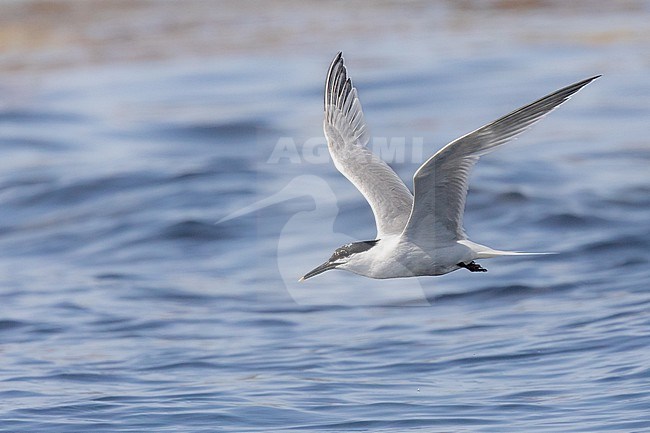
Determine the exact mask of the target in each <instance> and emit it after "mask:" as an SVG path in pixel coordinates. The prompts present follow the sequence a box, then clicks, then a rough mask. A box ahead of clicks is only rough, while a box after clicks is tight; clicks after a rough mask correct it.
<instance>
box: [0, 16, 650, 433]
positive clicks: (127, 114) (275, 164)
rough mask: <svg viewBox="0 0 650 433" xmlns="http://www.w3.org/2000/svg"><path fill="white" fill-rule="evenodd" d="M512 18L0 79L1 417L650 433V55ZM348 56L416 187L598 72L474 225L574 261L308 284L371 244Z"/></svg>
mask: <svg viewBox="0 0 650 433" xmlns="http://www.w3.org/2000/svg"><path fill="white" fill-rule="evenodd" d="M436 11H437V10H436ZM644 11H645V12H644V13H645V14H646V16H647V11H648V9H647V7H646V9H644ZM380 12H381V10H380ZM425 13H426V11H425ZM378 14H379V15H378V16H375V17H371V18H372V19H374V20H377V21H378V22H381V23H385V22H386V21H389V20H390V17H386V16H384V15H381V13H378ZM545 16H546V18H543V17H542V18H534V17H533V18H534V19H533V18H530V19H531V22H530V24H531V25H533V26H534V25H539V26H544V25H547V24H548V25H551V23H552V22H553V20H552V14H547V15H545ZM613 17H614V18H612V20H613V21H612V22H617V21H616V17H618V18H619V19H622V18H627V17H629V15H627V14H624V15H623V16H622V18H621V16H619V15H615V14H614V15H613ZM597 18H598V19H597V20H596V22H598V23H601V22H606V21H607V20H608V19H609V18H607V17H605V16H602V17H601V16H598V17H597ZM493 19H494V20H495V21H494V22H496V23H501V24H502V25H503V24H504V22H505V23H506V24H508V25H511V26H512V30H511V33H509V34H508V35H509V38H508V39H507V42H506V41H505V40H504V41H503V43H504V44H505V45H504V47H505V48H503V49H486V47H487V45H489V43H490V42H494V40H495V39H490V38H491V37H490V36H489V35H485V36H484V39H481V38H480V35H479V33H480V32H478V31H477V30H473V29H470V28H467V29H466V31H461V32H460V34H465V35H466V38H460V39H459V33H454V34H453V35H449V34H438V33H435V32H433V30H432V32H433V33H432V34H429V35H428V36H429V37H434V36H435V39H434V40H433V41H431V40H426V38H425V37H424V36H427V35H424V36H418V35H412V34H409V35H407V36H404V38H406V40H407V41H408V42H409V44H410V45H408V48H407V47H406V46H405V47H404V49H403V50H396V49H395V48H396V47H397V45H399V44H398V41H399V37H397V36H396V37H395V38H384V39H381V38H380V39H379V40H378V41H375V42H376V43H374V44H373V43H372V41H373V40H372V39H360V40H358V41H357V42H350V43H349V44H347V45H346V44H342V45H343V46H331V47H330V46H329V45H330V44H327V43H326V42H323V44H322V45H321V46H320V48H319V49H317V50H315V52H312V53H307V52H305V51H301V52H299V53H296V54H294V55H291V54H286V52H285V51H283V50H282V49H280V48H275V49H273V48H271V49H269V51H268V52H244V53H235V54H233V53H229V54H219V55H215V56H213V57H211V58H202V59H200V60H197V59H195V60H187V59H176V58H171V59H165V60H158V61H145V60H139V61H131V62H126V63H121V64H109V65H95V66H88V65H86V66H83V67H76V68H64V69H57V68H54V69H52V70H47V71H41V72H38V73H35V72H34V71H31V72H30V73H28V74H23V73H21V72H8V73H6V74H4V76H5V77H6V79H5V80H4V81H3V83H0V93H2V94H4V95H5V96H4V97H3V98H2V99H3V100H2V103H1V104H0V148H1V149H2V158H1V159H0V305H2V307H1V309H0V355H1V358H2V363H1V364H0V365H1V366H2V367H1V368H0V401H1V402H2V403H0V431H7V432H44V431H47V432H88V431H94V432H127V431H129V432H135V431H157V432H171V431H174V432H176V431H187V432H216V431H228V432H255V431H259V432H262V431H278V432H279V431H291V432H297V431H320V432H348V431H373V432H375V431H376V432H403V431H427V432H434V431H435V432H522V431H526V432H529V431H545V432H595V431H607V432H642V431H650V290H649V287H648V282H649V281H650V270H649V268H650V255H649V253H648V251H650V172H649V171H648V166H649V164H650V141H649V139H648V132H650V131H649V130H648V125H649V123H648V119H650V104H649V103H648V101H649V100H650V84H649V82H648V79H647V76H648V75H647V71H648V66H649V63H648V57H647V51H645V54H644V52H643V51H642V50H640V46H643V42H639V41H637V40H635V39H632V40H631V41H630V40H627V39H625V40H623V41H615V42H613V43H602V44H600V43H593V44H590V43H584V44H579V43H574V42H571V43H569V42H566V43H560V42H559V41H558V40H557V39H552V38H550V37H549V39H548V40H544V41H543V42H540V41H538V40H533V41H531V40H530V39H527V37H526V36H527V33H526V29H525V26H524V27H521V26H518V25H516V18H515V17H511V18H510V20H511V21H508V18H507V17H506V18H497V17H493ZM545 19H546V20H547V21H544V20H545ZM577 19H578V18H577V17H575V16H568V17H565V18H564V23H565V24H573V23H576V22H577V21H576V20H577ZM504 20H505V21H504ZM539 20H541V24H540V21H539ZM600 20H603V21H600ZM560 21H562V20H560ZM459 25H460V26H461V27H462V24H459ZM554 25H556V26H557V28H562V27H563V26H562V23H555V24H554ZM583 30H584V28H583ZM347 32H348V33H349V34H350V38H351V39H353V36H354V35H355V33H354V32H353V31H351V30H347ZM587 33H588V32H587ZM577 35H580V33H579V32H578V33H577ZM625 35H627V34H624V36H625ZM510 36H511V37H512V38H510ZM564 36H566V34H565V35H564ZM628 36H629V35H628ZM610 37H612V36H611V35H610ZM513 38H515V39H513ZM513 40H514V42H513ZM567 40H568V39H567ZM482 41H484V42H482ZM429 44H433V45H429ZM447 44H454V46H453V49H452V47H447V48H446V49H445V46H446V45H447ZM431 46H433V47H434V48H436V49H440V53H439V55H437V56H433V55H431V52H430V51H432V50H433V48H431ZM338 49H344V50H345V53H344V54H345V55H346V59H347V63H348V67H349V68H350V74H351V76H352V78H353V80H354V81H355V84H356V85H357V87H358V88H359V93H360V97H361V100H362V103H363V105H364V108H365V113H366V119H367V121H368V122H369V124H370V128H371V131H372V137H373V141H372V142H371V144H372V145H374V146H375V150H377V151H378V152H379V153H381V154H382V156H383V157H385V158H386V159H387V160H389V161H390V162H391V165H392V166H393V167H394V168H395V170H396V171H397V172H398V173H399V174H400V176H401V177H402V178H403V179H404V180H405V182H406V183H407V185H409V186H410V176H411V175H412V173H413V172H414V170H415V169H416V168H417V167H418V166H419V164H420V163H422V162H423V161H424V160H425V159H426V158H427V157H428V156H429V155H431V154H433V153H434V152H435V151H436V150H437V149H439V148H440V147H441V146H442V145H444V144H445V143H446V142H448V141H450V140H451V139H453V138H455V137H457V136H459V135H462V134H464V133H466V132H468V131H470V130H472V129H475V128H476V127H478V126H480V125H481V124H483V123H486V122H488V121H490V120H493V119H495V118H497V117H498V116H501V115H502V114H505V113H507V112H508V111H510V110H512V109H514V108H517V107H518V106H521V105H523V104H525V103H528V102H530V101H532V100H534V99H536V98H538V97H541V96H543V95H544V94H546V93H549V92H551V91H553V90H555V89H557V88H559V87H562V86H564V85H568V84H570V83H572V82H574V81H578V80H580V79H583V78H586V77H588V76H590V75H594V74H597V73H603V74H604V76H603V77H602V78H601V79H600V80H597V81H596V82H594V83H592V84H591V85H589V86H588V87H587V88H585V89H584V90H583V91H581V92H580V93H579V94H577V95H576V96H575V97H574V98H573V99H572V100H571V101H569V102H568V103H567V104H565V105H564V106H562V107H561V108H560V109H558V110H557V111H556V112H554V113H552V114H551V115H550V116H549V117H548V118H546V119H544V120H543V121H542V123H540V124H539V125H537V126H536V127H535V128H533V129H532V130H531V131H529V132H527V133H526V134H525V135H524V136H522V137H521V138H519V139H518V140H516V141H515V142H514V143H512V144H510V145H508V146H507V147H506V148H504V149H502V150H499V151H498V152H495V153H494V154H491V155H489V156H486V157H485V158H482V160H481V161H480V163H479V164H478V166H477V167H476V170H475V172H474V175H473V177H472V181H471V190H470V195H469V198H468V205H467V214H466V218H465V225H466V228H467V232H468V234H469V235H470V237H471V238H472V239H473V240H475V241H477V242H480V243H483V244H487V245H490V246H493V247H495V248H500V249H511V250H524V251H553V252H556V253H557V254H555V255H550V256H542V257H535V258H504V259H494V260H489V261H483V262H481V264H482V265H483V266H485V267H486V268H488V269H489V272H488V273H486V274H474V273H469V272H466V271H462V270H461V271H458V272H455V273H452V274H449V275H446V276H443V277H436V278H418V279H400V280H394V281H375V280H369V279H364V278H361V277H358V276H354V275H351V274H346V273H343V272H328V273H326V274H323V275H321V276H319V277H317V278H314V279H313V280H309V281H307V282H305V283H301V284H299V283H298V282H297V279H298V277H300V276H301V275H303V274H304V273H305V272H307V271H309V270H310V269H312V268H313V267H315V266H316V265H318V264H320V263H321V262H322V261H324V260H325V259H326V258H327V257H329V255H330V254H331V252H332V251H333V249H334V248H336V247H338V246H339V245H341V244H342V243H345V242H347V241H349V240H354V239H371V238H372V237H373V236H374V227H373V225H372V223H373V219H372V214H371V212H370V209H369V208H368V207H367V205H366V203H365V202H364V201H363V199H362V197H361V196H360V195H359V193H358V192H357V191H356V190H355V189H354V188H353V187H352V185H351V184H349V183H348V182H347V180H346V179H345V178H343V177H342V176H341V175H340V174H339V173H338V172H336V170H335V169H334V167H333V165H332V164H331V162H330V161H329V159H328V157H327V154H326V153H324V152H323V151H324V147H323V146H322V143H323V141H322V132H321V121H322V120H321V116H322V105H321V104H322V102H321V98H322V95H321V93H322V86H323V80H324V75H325V71H326V69H327V66H328V64H329V61H330V60H331V58H332V57H333V55H334V54H335V52H336V51H337V50H338ZM427 49H429V51H427ZM274 50H275V51H274ZM421 53H426V55H420V54H421ZM280 54H281V55H280ZM391 140H392V141H391ZM391 143H392V144H391ZM401 152H403V154H402V153H401Z"/></svg>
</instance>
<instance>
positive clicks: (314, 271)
mask: <svg viewBox="0 0 650 433" xmlns="http://www.w3.org/2000/svg"><path fill="white" fill-rule="evenodd" d="M336 265H337V264H336V263H332V262H325V263H323V264H322V265H320V266H318V267H317V268H314V269H312V270H311V271H309V272H307V273H306V274H305V275H304V276H303V277H302V278H301V279H300V280H299V281H304V280H306V279H307V278H311V277H314V276H316V275H318V274H322V273H323V272H325V271H329V270H330V269H334V268H336Z"/></svg>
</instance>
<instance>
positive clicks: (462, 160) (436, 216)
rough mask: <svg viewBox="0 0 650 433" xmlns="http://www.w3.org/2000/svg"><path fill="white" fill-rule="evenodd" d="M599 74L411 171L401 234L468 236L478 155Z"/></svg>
mask: <svg viewBox="0 0 650 433" xmlns="http://www.w3.org/2000/svg"><path fill="white" fill-rule="evenodd" d="M598 77H600V75H598V76H595V77H591V78H588V79H586V80H583V81H580V82H579V83H575V84H572V85H570V86H567V87H565V88H563V89H560V90H558V91H556V92H554V93H551V94H550V95H548V96H545V97H543V98H542V99H539V100H537V101H535V102H533V103H531V104H528V105H526V106H524V107H521V108H519V109H518V110H515V111H513V112H512V113H510V114H507V115H505V116H503V117H501V118H500V119H497V120H495V121H494V122H492V123H489V124H487V125H485V126H483V127H481V128H479V129H477V130H475V131H473V132H470V133H469V134H467V135H464V136H462V137H460V138H458V139H456V140H454V141H452V142H451V143H449V144H447V145H446V146H445V147H443V148H442V149H440V150H439V151H438V152H437V153H436V154H435V155H433V156H432V157H431V158H429V160H428V161H427V162H425V163H424V164H422V165H421V166H420V168H419V169H418V170H417V171H416V172H415V175H414V176H413V190H414V195H415V203H414V205H413V210H412V212H411V216H410V217H409V221H408V223H407V225H406V228H405V229H404V235H405V236H407V237H408V238H409V239H413V240H423V241H424V240H427V241H428V242H434V243H446V242H451V241H454V240H461V239H466V236H465V232H464V230H463V212H464V210H465V198H466V196H467V186H468V180H469V173H470V171H471V169H472V167H473V166H474V164H476V162H477V161H478V159H479V157H480V156H481V155H484V154H486V153H488V152H490V151H492V150H494V149H495V148H496V147H498V146H500V145H502V144H504V143H506V142H508V141H509V140H511V139H512V138H514V137H515V136H517V135H518V134H520V133H522V132H523V131H525V130H526V129H528V128H529V127H530V126H531V125H533V124H534V123H535V122H537V121H538V120H540V119H541V118H542V117H544V116H545V115H547V114H548V113H550V112H551V111H553V109H555V108H556V107H558V106H559V105H560V104H562V103H563V102H565V101H567V100H568V99H569V98H570V97H571V95H573V94H574V93H576V92H577V91H578V90H580V89H581V88H582V87H584V86H586V85H587V84H589V83H590V82H592V81H593V80H595V79H596V78H598Z"/></svg>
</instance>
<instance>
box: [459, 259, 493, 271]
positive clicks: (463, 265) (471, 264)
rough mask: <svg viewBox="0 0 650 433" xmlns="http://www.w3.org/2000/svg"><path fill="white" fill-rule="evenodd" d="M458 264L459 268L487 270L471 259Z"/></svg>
mask: <svg viewBox="0 0 650 433" xmlns="http://www.w3.org/2000/svg"><path fill="white" fill-rule="evenodd" d="M458 266H460V267H461V268H465V269H467V270H468V271H470V272H487V269H485V268H484V267H482V266H481V265H479V264H478V263H476V262H474V261H473V260H472V261H471V262H469V263H462V262H461V263H459V264H458Z"/></svg>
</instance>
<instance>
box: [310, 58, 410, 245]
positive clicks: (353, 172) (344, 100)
mask: <svg viewBox="0 0 650 433" xmlns="http://www.w3.org/2000/svg"><path fill="white" fill-rule="evenodd" d="M323 129H324V130H325V136H326V137H327V144H328V147H329V151H330V154H331V155H332V159H333V161H334V165H335V166H336V168H337V169H338V170H339V171H340V172H341V173H342V174H343V175H344V176H345V177H347V178H348V180H349V181H350V182H352V183H353V184H354V186H356V187H357V189H358V190H359V191H360V192H361V194H363V196H364V197H365V198H366V200H367V201H368V203H369V204H370V207H371V208H372V212H373V213H374V215H375V223H376V224H377V238H378V239H379V238H382V237H384V236H386V235H398V234H400V233H402V231H403V230H404V227H405V226H406V221H407V220H408V218H409V214H410V213H411V208H412V205H413V196H412V195H411V192H410V191H409V189H408V188H407V187H406V185H404V182H402V180H401V179H400V178H399V176H397V174H396V173H395V172H394V171H393V170H392V169H391V168H390V167H389V166H388V164H386V163H385V162H384V161H382V160H381V159H380V158H379V157H378V156H377V155H375V154H374V153H372V152H371V151H370V149H368V148H367V147H366V144H368V139H369V136H368V130H367V127H366V122H365V119H364V117H363V111H362V110H361V102H359V98H358V97H357V90H356V89H355V88H354V87H353V86H352V82H351V81H350V79H349V78H348V76H347V71H346V68H345V65H344V64H343V56H342V54H341V53H340V52H339V53H338V54H337V56H336V57H335V58H334V60H333V61H332V64H331V65H330V68H329V71H328V73H327V79H326V81H325V122H324V124H323Z"/></svg>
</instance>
